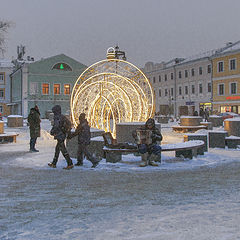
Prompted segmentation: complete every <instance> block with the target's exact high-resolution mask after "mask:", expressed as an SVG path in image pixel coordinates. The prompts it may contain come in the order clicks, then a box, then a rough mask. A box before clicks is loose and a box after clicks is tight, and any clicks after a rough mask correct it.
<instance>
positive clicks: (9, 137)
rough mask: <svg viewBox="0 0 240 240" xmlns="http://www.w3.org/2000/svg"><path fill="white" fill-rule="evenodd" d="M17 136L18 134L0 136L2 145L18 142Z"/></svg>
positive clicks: (10, 133)
mask: <svg viewBox="0 0 240 240" xmlns="http://www.w3.org/2000/svg"><path fill="white" fill-rule="evenodd" d="M17 136H18V134H17V133H12V132H9V133H2V134H0V143H8V142H16V141H17Z"/></svg>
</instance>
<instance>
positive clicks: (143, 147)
mask: <svg viewBox="0 0 240 240" xmlns="http://www.w3.org/2000/svg"><path fill="white" fill-rule="evenodd" d="M139 130H150V131H151V143H150V144H147V143H145V144H143V143H140V144H138V151H139V153H141V155H142V163H141V164H140V167H145V166H147V165H151V166H158V164H156V163H155V162H154V161H153V160H152V159H151V157H152V155H157V156H158V161H160V162H161V146H160V145H159V144H158V143H157V141H159V142H160V141H162V134H161V133H160V131H159V130H158V128H156V126H155V121H154V119H152V118H149V119H148V120H147V121H146V123H145V126H143V127H141V128H140V129H139ZM132 135H133V137H134V139H135V140H137V130H136V131H134V132H133V134H132Z"/></svg>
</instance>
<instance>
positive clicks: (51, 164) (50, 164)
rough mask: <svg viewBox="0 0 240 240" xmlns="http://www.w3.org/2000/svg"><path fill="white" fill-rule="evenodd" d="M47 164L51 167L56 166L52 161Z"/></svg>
mask: <svg viewBox="0 0 240 240" xmlns="http://www.w3.org/2000/svg"><path fill="white" fill-rule="evenodd" d="M48 166H49V167H51V168H56V167H57V166H56V165H55V164H53V163H48Z"/></svg>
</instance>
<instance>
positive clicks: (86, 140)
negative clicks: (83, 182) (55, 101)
mask: <svg viewBox="0 0 240 240" xmlns="http://www.w3.org/2000/svg"><path fill="white" fill-rule="evenodd" d="M52 112H53V114H54V118H53V126H52V129H51V131H50V134H51V135H52V136H54V139H55V140H57V144H56V147H55V154H54V157H53V161H52V162H51V163H48V166H49V167H52V168H56V165H57V162H58V158H59V154H60V152H61V153H62V155H63V156H64V158H65V159H66V161H67V166H66V167H64V169H68V170H69V169H72V168H73V167H74V165H73V162H72V159H71V158H70V156H69V153H68V151H67V149H66V146H65V140H66V138H68V139H71V138H72V137H74V136H77V135H78V154H77V163H76V164H75V166H82V165H83V158H84V155H85V156H86V157H87V159H88V160H89V161H91V162H92V167H93V168H94V167H96V166H97V165H98V163H99V161H98V160H97V159H96V158H95V157H93V156H92V155H91V154H90V153H89V151H88V149H87V146H88V145H89V144H90V138H91V134H90V126H89V124H88V121H87V119H86V118H85V117H86V116H85V113H81V114H80V116H79V124H78V126H77V128H76V130H75V132H73V133H72V132H71V122H70V120H69V119H68V118H67V117H66V116H64V115H63V114H62V113H61V106H60V105H55V106H54V107H53V108H52ZM40 122H41V119H40V112H39V109H38V106H37V105H36V106H35V107H34V108H31V110H30V113H29V115H28V123H29V128H30V151H31V152H39V150H37V149H36V148H35V144H36V140H37V138H38V137H40Z"/></svg>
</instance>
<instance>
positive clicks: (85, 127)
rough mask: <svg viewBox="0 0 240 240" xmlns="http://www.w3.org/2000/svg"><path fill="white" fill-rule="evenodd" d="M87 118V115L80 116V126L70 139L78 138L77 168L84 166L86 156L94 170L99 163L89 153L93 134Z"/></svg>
mask: <svg viewBox="0 0 240 240" xmlns="http://www.w3.org/2000/svg"><path fill="white" fill-rule="evenodd" d="M85 117H86V115H85V113H81V114H80V116H79V124H78V126H77V128H76V130H75V132H74V133H71V135H70V136H69V137H68V138H69V139H70V138H72V137H74V136H78V153H77V163H76V164H75V166H82V165H83V158H84V155H85V156H86V157H87V159H88V160H89V161H90V162H91V163H92V168H95V167H96V166H97V165H98V163H99V161H98V160H97V159H96V158H95V157H93V156H92V155H91V154H90V153H89V151H88V148H87V146H88V145H89V144H90V138H91V133H90V126H89V124H88V121H87V119H86V118H85Z"/></svg>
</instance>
